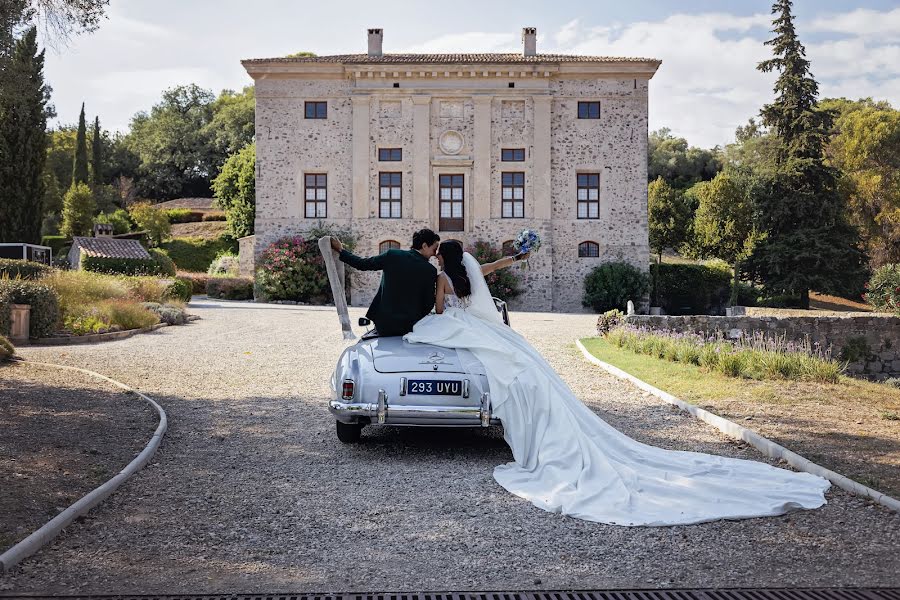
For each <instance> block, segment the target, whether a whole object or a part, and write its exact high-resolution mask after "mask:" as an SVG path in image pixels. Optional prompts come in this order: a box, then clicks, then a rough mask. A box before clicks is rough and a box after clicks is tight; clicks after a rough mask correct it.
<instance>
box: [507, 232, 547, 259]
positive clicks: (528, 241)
mask: <svg viewBox="0 0 900 600" xmlns="http://www.w3.org/2000/svg"><path fill="white" fill-rule="evenodd" d="M540 247H541V236H539V235H538V233H537V231H534V230H531V229H524V230H522V233H520V234H519V235H518V236H516V239H515V240H514V241H513V248H515V249H516V252H517V253H522V252H537V251H538V250H539V249H540ZM522 268H523V269H527V268H528V261H527V260H525V261H524V262H523V263H522Z"/></svg>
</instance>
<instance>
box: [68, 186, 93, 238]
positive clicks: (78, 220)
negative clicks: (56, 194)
mask: <svg viewBox="0 0 900 600" xmlns="http://www.w3.org/2000/svg"><path fill="white" fill-rule="evenodd" d="M96 208H97V203H96V201H95V200H94V193H93V192H92V191H91V188H89V187H88V186H87V184H85V183H80V182H79V183H74V182H73V183H72V187H70V188H69V191H67V192H66V195H65V197H64V198H63V210H62V225H61V226H60V231H59V232H60V233H61V234H62V235H64V236H66V237H72V236H73V235H90V233H91V226H92V225H93V223H94V211H95V210H96Z"/></svg>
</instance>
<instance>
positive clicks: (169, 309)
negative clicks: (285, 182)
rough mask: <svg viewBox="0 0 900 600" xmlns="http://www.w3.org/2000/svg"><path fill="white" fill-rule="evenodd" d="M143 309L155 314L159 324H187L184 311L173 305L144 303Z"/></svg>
mask: <svg viewBox="0 0 900 600" xmlns="http://www.w3.org/2000/svg"><path fill="white" fill-rule="evenodd" d="M141 306H143V307H144V308H145V309H147V310H149V311H150V312H152V313H154V314H156V316H157V317H159V320H160V322H161V323H166V324H168V325H184V324H185V323H187V314H186V313H185V312H184V309H183V308H181V307H179V306H175V305H174V304H169V303H166V304H159V303H158V302H144V303H143V304H141Z"/></svg>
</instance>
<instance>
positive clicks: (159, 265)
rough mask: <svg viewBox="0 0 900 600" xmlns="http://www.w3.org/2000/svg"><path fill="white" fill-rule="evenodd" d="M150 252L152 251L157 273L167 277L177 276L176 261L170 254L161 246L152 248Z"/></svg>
mask: <svg viewBox="0 0 900 600" xmlns="http://www.w3.org/2000/svg"><path fill="white" fill-rule="evenodd" d="M148 252H150V257H151V258H152V259H153V263H154V264H155V265H156V274H157V275H163V276H165V277H174V276H175V263H174V262H173V261H172V259H171V258H169V255H168V254H166V251H165V250H162V249H160V248H150V250H149V251H148Z"/></svg>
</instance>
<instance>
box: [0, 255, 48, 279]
mask: <svg viewBox="0 0 900 600" xmlns="http://www.w3.org/2000/svg"><path fill="white" fill-rule="evenodd" d="M50 271H51V269H50V267H48V266H47V265H45V264H43V263H37V262H32V261H30V260H19V259H17V258H0V278H3V277H8V278H9V279H16V278H19V279H40V278H41V277H43V276H44V275H46V274H47V273H49V272H50Z"/></svg>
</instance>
